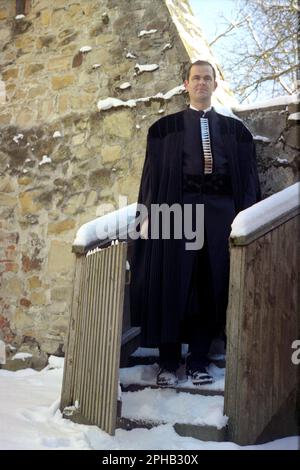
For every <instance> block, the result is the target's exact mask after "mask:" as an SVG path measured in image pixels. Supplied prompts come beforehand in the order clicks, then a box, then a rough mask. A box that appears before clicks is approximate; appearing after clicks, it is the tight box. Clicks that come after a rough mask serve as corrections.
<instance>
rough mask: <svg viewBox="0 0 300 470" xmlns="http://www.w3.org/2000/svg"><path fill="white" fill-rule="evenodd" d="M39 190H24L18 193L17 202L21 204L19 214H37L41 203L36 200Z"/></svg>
mask: <svg viewBox="0 0 300 470" xmlns="http://www.w3.org/2000/svg"><path fill="white" fill-rule="evenodd" d="M39 194H40V193H39V191H26V192H24V193H21V194H20V195H19V202H20V205H21V214H22V215H26V214H37V213H38V212H39V211H40V209H41V205H40V203H39V202H38V199H37V198H38V196H39Z"/></svg>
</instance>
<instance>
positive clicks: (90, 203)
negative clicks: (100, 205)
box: [85, 191, 98, 207]
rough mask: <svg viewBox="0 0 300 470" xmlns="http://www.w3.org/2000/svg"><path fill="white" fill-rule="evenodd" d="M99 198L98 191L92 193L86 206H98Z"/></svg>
mask: <svg viewBox="0 0 300 470" xmlns="http://www.w3.org/2000/svg"><path fill="white" fill-rule="evenodd" d="M97 198H98V194H97V191H91V192H90V193H89V194H88V196H87V198H86V203H85V206H86V207H88V206H94V205H95V204H96V201H97Z"/></svg>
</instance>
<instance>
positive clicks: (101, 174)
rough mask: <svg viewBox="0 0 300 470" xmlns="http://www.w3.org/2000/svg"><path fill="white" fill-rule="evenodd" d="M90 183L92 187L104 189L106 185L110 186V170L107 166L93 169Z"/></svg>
mask: <svg viewBox="0 0 300 470" xmlns="http://www.w3.org/2000/svg"><path fill="white" fill-rule="evenodd" d="M89 184H90V186H91V188H95V189H103V188H104V187H106V186H110V185H111V181H110V171H109V170H108V169H107V168H102V169H99V170H96V171H93V172H92V173H91V174H90V176H89Z"/></svg>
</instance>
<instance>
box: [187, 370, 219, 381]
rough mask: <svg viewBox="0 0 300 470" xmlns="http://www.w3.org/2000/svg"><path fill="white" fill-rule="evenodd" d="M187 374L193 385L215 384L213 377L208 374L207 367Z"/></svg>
mask: <svg viewBox="0 0 300 470" xmlns="http://www.w3.org/2000/svg"><path fill="white" fill-rule="evenodd" d="M187 374H188V375H189V376H190V377H191V379H192V383H193V385H207V384H212V383H213V382H214V379H213V377H212V376H211V375H210V374H209V373H208V372H207V369H206V367H199V368H198V369H197V370H193V371H191V370H189V371H188V372H187Z"/></svg>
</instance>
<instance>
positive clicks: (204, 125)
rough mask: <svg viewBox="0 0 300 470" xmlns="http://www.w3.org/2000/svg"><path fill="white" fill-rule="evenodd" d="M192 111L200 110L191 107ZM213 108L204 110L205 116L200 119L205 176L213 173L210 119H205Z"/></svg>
mask: <svg viewBox="0 0 300 470" xmlns="http://www.w3.org/2000/svg"><path fill="white" fill-rule="evenodd" d="M190 108H191V109H194V110H195V111H199V109H196V108H194V107H193V106H191V105H190ZM211 109H212V107H211V106H210V107H209V108H206V109H203V113H204V114H203V116H202V117H201V118H200V130H201V140H202V148H203V157H204V174H205V175H207V174H210V173H212V171H213V156H212V152H211V145H210V134H209V123H208V118H206V117H204V116H205V114H206V113H207V112H208V111H210V110H211Z"/></svg>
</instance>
